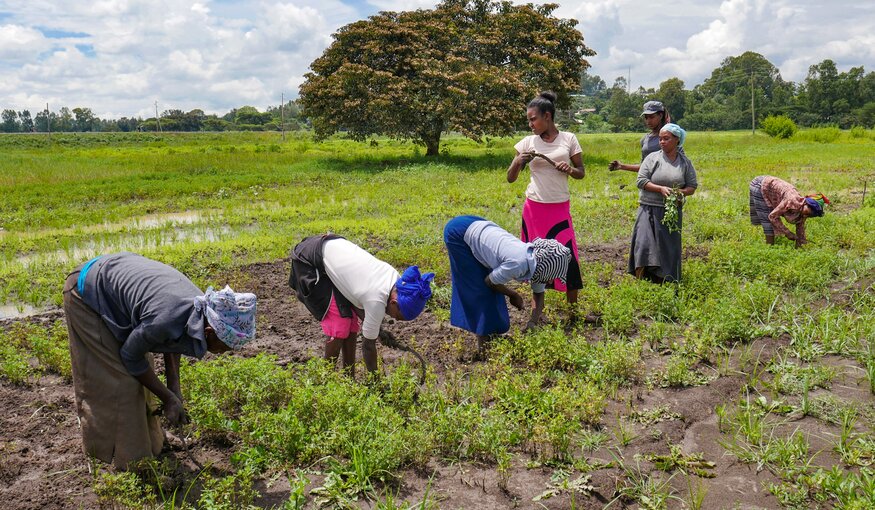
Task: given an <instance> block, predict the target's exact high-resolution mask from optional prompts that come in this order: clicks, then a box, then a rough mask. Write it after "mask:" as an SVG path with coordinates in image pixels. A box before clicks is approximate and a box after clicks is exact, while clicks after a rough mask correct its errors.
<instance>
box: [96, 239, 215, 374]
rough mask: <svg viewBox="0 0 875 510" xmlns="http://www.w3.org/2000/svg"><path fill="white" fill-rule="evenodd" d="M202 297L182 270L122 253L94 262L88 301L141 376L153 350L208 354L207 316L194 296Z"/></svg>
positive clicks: (125, 359) (130, 369) (124, 360)
mask: <svg viewBox="0 0 875 510" xmlns="http://www.w3.org/2000/svg"><path fill="white" fill-rule="evenodd" d="M201 295H203V292H201V290H200V289H198V288H197V286H195V284H194V283H192V282H191V280H189V279H188V278H186V277H185V275H183V274H182V273H180V272H179V271H177V270H176V269H174V268H172V267H170V266H168V265H166V264H162V263H161V262H157V261H155V260H151V259H147V258H146V257H143V256H141V255H137V254H135V253H129V252H122V253H116V254H113V255H104V256H103V257H100V258H99V259H98V260H97V261H96V262H94V264H93V265H92V266H91V268H90V269H89V270H88V273H87V274H86V276H85V285H84V288H83V292H82V300H83V301H84V302H85V304H87V305H88V306H89V307H90V308H91V309H93V310H94V311H96V312H97V313H98V314H99V315H100V317H101V318H102V319H103V322H104V323H105V324H106V326H107V328H109V330H110V331H111V332H112V334H113V336H115V338H116V340H118V342H119V344H120V345H119V354H120V355H121V359H122V364H124V366H125V368H126V369H127V370H128V372H129V373H130V374H131V375H133V376H138V375H142V374H143V373H145V372H146V371H147V370H148V369H149V364H148V362H147V361H146V353H148V352H166V353H178V354H185V355H187V356H193V357H195V358H202V357H203V356H204V354H205V353H206V351H207V342H206V339H205V338H204V314H203V312H198V311H195V309H194V298H195V297H196V296H201Z"/></svg>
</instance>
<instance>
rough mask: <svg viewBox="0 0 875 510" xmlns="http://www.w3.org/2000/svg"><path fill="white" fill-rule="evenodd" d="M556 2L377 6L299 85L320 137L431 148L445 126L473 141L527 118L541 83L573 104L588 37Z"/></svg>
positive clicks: (477, 0)
mask: <svg viewBox="0 0 875 510" xmlns="http://www.w3.org/2000/svg"><path fill="white" fill-rule="evenodd" d="M556 7H557V5H555V4H545V5H541V6H536V5H532V4H527V5H513V4H512V3H510V2H507V1H505V2H495V1H491V0H445V1H444V2H442V3H440V4H439V5H438V6H437V7H435V8H434V9H430V10H422V9H421V10H416V11H406V12H381V13H380V14H378V15H375V16H371V17H370V18H368V19H366V20H362V21H357V22H355V23H352V24H349V25H347V26H345V27H343V28H341V29H340V30H339V31H338V32H337V33H336V34H334V42H333V43H332V44H331V46H330V47H329V48H328V49H327V50H325V53H324V54H323V55H322V56H321V57H319V58H318V59H316V60H315V61H314V62H313V63H312V64H311V66H310V68H311V71H312V72H310V73H308V74H307V75H306V81H305V83H304V84H303V85H301V89H300V94H301V97H300V103H301V105H302V107H303V114H304V115H306V116H307V117H308V118H309V119H310V120H311V121H312V124H313V128H314V129H315V131H316V134H317V136H319V137H325V136H328V135H330V134H332V133H334V132H337V131H346V132H347V133H348V134H349V135H350V136H351V137H352V138H355V139H364V138H366V137H368V136H371V135H374V134H385V135H389V136H393V137H397V138H405V139H413V140H415V141H417V142H419V143H422V144H424V145H425V146H426V148H427V151H426V152H427V154H429V155H436V154H437V153H438V149H439V145H440V137H441V134H442V133H443V132H444V131H447V130H456V131H460V132H461V133H463V134H465V135H466V136H468V137H470V138H472V139H474V140H479V139H480V137H481V136H483V135H489V134H491V135H504V134H509V133H511V132H513V131H514V130H515V129H517V128H519V127H520V126H522V125H523V122H524V115H523V105H524V104H525V102H526V101H527V100H529V99H531V98H532V97H534V96H535V95H536V94H537V92H538V91H539V90H543V89H550V90H553V91H554V92H556V93H557V94H558V96H559V99H558V103H559V104H558V105H557V107H559V108H562V107H565V106H567V105H568V104H569V101H568V94H569V93H572V92H575V91H577V90H579V87H580V73H581V71H582V70H585V69H586V68H587V67H589V64H588V62H587V61H586V60H585V58H584V57H586V56H590V55H594V54H595V53H594V52H593V51H592V50H590V49H589V48H588V47H586V46H585V45H584V42H583V35H582V34H581V33H580V32H579V31H578V30H577V29H576V28H575V25H576V24H577V21H576V20H567V19H559V18H556V17H554V16H553V15H552V13H553V11H554V10H555V9H556Z"/></svg>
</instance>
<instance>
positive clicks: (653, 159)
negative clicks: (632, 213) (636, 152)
mask: <svg viewBox="0 0 875 510" xmlns="http://www.w3.org/2000/svg"><path fill="white" fill-rule="evenodd" d="M648 182H652V183H654V184H658V185H660V186H668V187H670V188H697V187H698V186H699V182H698V181H697V180H696V169H695V168H693V163H692V162H690V160H689V158H687V156H686V155H684V153H683V152H681V151H680V150H678V153H677V157H676V158H675V160H674V161H669V160H668V158H666V157H665V153H663V152H662V151H661V150H660V151H659V152H654V153H653V154H650V155H649V156H647V157H646V158H644V161H642V162H641V167H640V168H639V170H638V183H637V184H638V189H639V190H641V191H639V192H638V202H639V203H640V204H641V205H653V206H657V207H665V200H664V199H663V196H662V195H661V194H660V193H656V192H653V191H646V190H645V189H644V186H645V185H646V184H647V183H648Z"/></svg>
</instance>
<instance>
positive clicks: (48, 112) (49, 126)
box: [46, 103, 52, 143]
mask: <svg viewBox="0 0 875 510" xmlns="http://www.w3.org/2000/svg"><path fill="white" fill-rule="evenodd" d="M46 133H48V135H49V143H52V112H51V110H49V103H46Z"/></svg>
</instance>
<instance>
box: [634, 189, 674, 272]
mask: <svg viewBox="0 0 875 510" xmlns="http://www.w3.org/2000/svg"><path fill="white" fill-rule="evenodd" d="M664 216H665V208H664V207H657V206H654V205H644V204H641V205H639V206H638V214H637V216H636V217H635V227H634V228H633V229H632V249H631V251H630V253H629V273H630V274H635V270H636V269H637V268H639V267H643V268H646V270H647V272H648V273H650V274H651V275H652V276H654V277H656V278H658V279H661V280H664V281H667V282H676V281H680V279H681V230H680V229H681V226H682V225H683V217H684V215H683V210H679V211H678V230H677V231H676V232H669V231H668V228H667V227H666V226H665V225H663V224H662V218H663V217H664Z"/></svg>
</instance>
